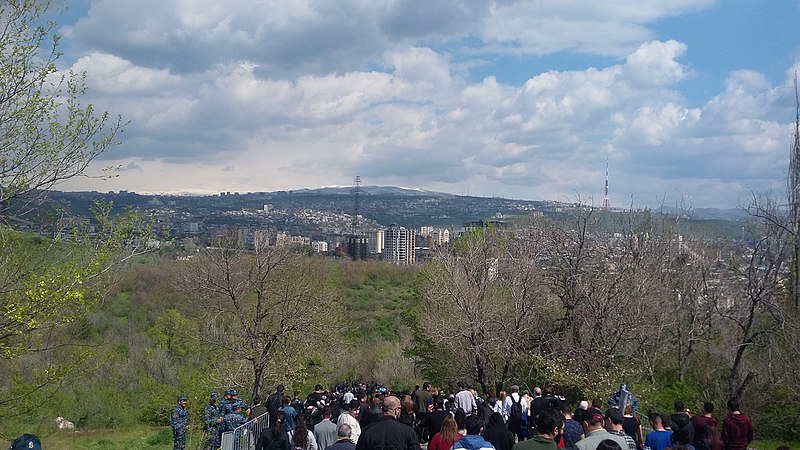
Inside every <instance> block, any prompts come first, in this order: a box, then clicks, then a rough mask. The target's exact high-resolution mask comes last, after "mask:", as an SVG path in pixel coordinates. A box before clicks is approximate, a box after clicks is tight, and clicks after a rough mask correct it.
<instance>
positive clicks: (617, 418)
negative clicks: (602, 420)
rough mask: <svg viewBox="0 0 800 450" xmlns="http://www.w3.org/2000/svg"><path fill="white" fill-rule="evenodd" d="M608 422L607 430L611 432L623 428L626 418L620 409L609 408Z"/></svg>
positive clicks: (607, 411) (607, 412) (607, 413)
mask: <svg viewBox="0 0 800 450" xmlns="http://www.w3.org/2000/svg"><path fill="white" fill-rule="evenodd" d="M606 420H607V421H608V423H607V424H606V425H607V426H606V428H608V429H609V430H616V429H619V428H621V427H622V422H624V421H625V416H623V414H622V411H620V410H619V408H608V409H607V410H606Z"/></svg>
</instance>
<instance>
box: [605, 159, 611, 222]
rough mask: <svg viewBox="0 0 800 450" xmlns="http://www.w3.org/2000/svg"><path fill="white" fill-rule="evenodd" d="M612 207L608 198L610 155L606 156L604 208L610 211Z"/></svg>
mask: <svg viewBox="0 0 800 450" xmlns="http://www.w3.org/2000/svg"><path fill="white" fill-rule="evenodd" d="M610 209H611V204H610V202H609V200H608V156H606V190H605V196H604V197H603V210H604V211H608V210H610Z"/></svg>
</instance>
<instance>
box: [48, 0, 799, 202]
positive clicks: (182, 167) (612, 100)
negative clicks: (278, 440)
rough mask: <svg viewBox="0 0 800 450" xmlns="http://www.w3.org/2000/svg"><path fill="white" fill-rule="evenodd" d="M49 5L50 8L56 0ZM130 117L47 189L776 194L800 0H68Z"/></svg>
mask: <svg viewBox="0 0 800 450" xmlns="http://www.w3.org/2000/svg"><path fill="white" fill-rule="evenodd" d="M62 1H66V0H62ZM67 3H68V5H69V7H68V9H67V11H66V12H65V13H63V14H62V15H61V16H60V17H59V19H58V20H59V22H60V28H59V33H60V34H61V35H62V36H63V47H62V49H63V50H64V52H65V55H64V57H63V58H62V60H61V65H62V67H63V68H64V69H73V70H80V71H86V73H87V82H88V84H89V89H90V90H89V92H88V94H87V95H86V100H87V101H88V102H91V103H93V104H94V105H95V107H97V108H99V109H101V110H107V111H109V112H111V113H113V114H121V115H122V116H123V117H124V118H125V119H126V120H129V121H130V124H129V125H128V127H127V128H126V131H125V133H124V135H123V141H124V142H123V144H122V145H120V146H117V147H115V148H113V149H112V150H111V151H109V152H107V153H106V154H104V155H103V157H102V158H101V159H99V160H98V161H96V164H95V165H94V167H93V169H94V170H95V171H96V170H99V168H101V167H104V166H109V165H119V166H120V169H119V172H118V174H119V176H118V177H117V178H115V179H113V180H104V181H99V180H91V179H80V180H74V181H72V182H70V183H68V184H66V185H64V186H62V187H61V188H62V189H96V190H101V191H106V190H119V189H128V190H135V191H139V192H186V193H213V192H219V191H241V192H247V191H273V190H280V189H297V188H303V187H320V186H330V185H352V183H353V179H354V178H355V177H356V176H357V175H358V176H360V177H361V178H362V180H363V182H364V184H365V185H395V186H406V187H416V188H424V189H432V190H438V191H444V192H450V193H454V194H469V195H481V196H502V197H508V198H521V199H532V200H540V199H552V200H560V201H574V200H575V199H576V198H578V196H580V197H581V198H582V199H583V200H584V201H587V202H588V201H592V199H593V201H594V202H595V203H596V204H601V203H602V201H603V185H604V180H605V172H606V161H608V164H609V172H610V179H611V181H610V186H611V188H610V198H611V203H612V206H620V207H625V206H628V205H631V204H634V205H636V206H657V205H658V204H660V203H667V204H669V205H674V204H676V203H678V202H680V201H681V199H684V200H687V201H688V202H689V203H690V204H692V205H694V206H695V207H735V206H737V205H741V204H743V203H744V202H746V200H747V197H748V195H749V193H750V192H751V191H753V190H755V191H765V190H768V189H773V190H781V189H783V187H784V185H785V178H786V175H785V172H786V166H787V164H788V152H789V147H790V143H791V133H792V129H793V122H794V87H793V78H794V73H795V72H796V71H800V32H798V24H800V0H767V1H765V0H603V1H586V0H519V1H517V0H493V1H488V0H487V1H480V0H434V1H431V0H426V1H417V0H226V1H220V0H137V1H133V0H69V1H68V2H67Z"/></svg>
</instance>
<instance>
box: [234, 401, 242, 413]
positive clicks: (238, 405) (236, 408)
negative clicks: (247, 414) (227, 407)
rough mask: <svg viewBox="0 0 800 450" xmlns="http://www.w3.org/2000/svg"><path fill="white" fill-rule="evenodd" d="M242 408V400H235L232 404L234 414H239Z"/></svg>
mask: <svg viewBox="0 0 800 450" xmlns="http://www.w3.org/2000/svg"><path fill="white" fill-rule="evenodd" d="M243 409H244V403H243V402H236V403H234V404H233V412H235V413H236V414H241V413H242V410H243Z"/></svg>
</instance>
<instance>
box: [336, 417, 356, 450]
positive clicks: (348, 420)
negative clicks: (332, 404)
mask: <svg viewBox="0 0 800 450" xmlns="http://www.w3.org/2000/svg"><path fill="white" fill-rule="evenodd" d="M343 423H346V424H348V425H350V430H351V433H350V440H351V441H353V444H358V438H359V436H361V425H360V424H359V423H358V419H356V418H355V417H353V416H352V415H350V413H349V412H343V413H342V414H340V415H339V419H337V420H336V425H337V426H338V425H341V424H343Z"/></svg>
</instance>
